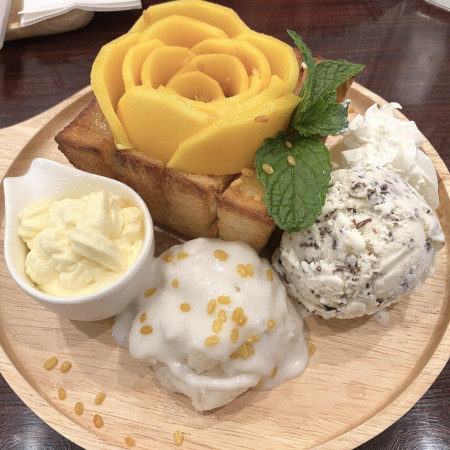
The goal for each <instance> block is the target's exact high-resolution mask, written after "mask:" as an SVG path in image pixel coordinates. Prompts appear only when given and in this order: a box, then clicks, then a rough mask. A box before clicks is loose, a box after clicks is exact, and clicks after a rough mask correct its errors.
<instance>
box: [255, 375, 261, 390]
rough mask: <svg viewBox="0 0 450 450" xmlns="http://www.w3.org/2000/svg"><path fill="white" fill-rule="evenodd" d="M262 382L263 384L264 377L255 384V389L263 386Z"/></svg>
mask: <svg viewBox="0 0 450 450" xmlns="http://www.w3.org/2000/svg"><path fill="white" fill-rule="evenodd" d="M262 384H263V379H262V378H260V379H259V381H258V384H257V385H256V386H255V389H259V388H260V387H261V386H262Z"/></svg>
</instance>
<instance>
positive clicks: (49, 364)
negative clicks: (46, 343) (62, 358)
mask: <svg viewBox="0 0 450 450" xmlns="http://www.w3.org/2000/svg"><path fill="white" fill-rule="evenodd" d="M57 364H58V358H57V357H56V356H52V357H51V358H49V359H47V361H45V363H44V369H45V370H51V369H53V368H54V367H56V365H57Z"/></svg>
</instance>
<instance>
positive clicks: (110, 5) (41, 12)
mask: <svg viewBox="0 0 450 450" xmlns="http://www.w3.org/2000/svg"><path fill="white" fill-rule="evenodd" d="M139 8H142V3H141V0H24V1H23V9H22V11H20V12H19V14H21V15H22V19H21V23H22V25H23V26H28V25H33V24H34V23H38V22H41V21H42V20H46V19H49V18H51V17H55V16H59V15H61V14H65V13H67V12H69V11H71V10H72V9H82V10H85V11H121V10H125V9H139Z"/></svg>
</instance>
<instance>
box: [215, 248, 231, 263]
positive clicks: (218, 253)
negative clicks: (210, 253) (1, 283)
mask: <svg viewBox="0 0 450 450" xmlns="http://www.w3.org/2000/svg"><path fill="white" fill-rule="evenodd" d="M214 256H215V257H216V258H217V259H218V260H219V261H226V260H227V259H228V253H226V252H224V251H223V250H215V251H214Z"/></svg>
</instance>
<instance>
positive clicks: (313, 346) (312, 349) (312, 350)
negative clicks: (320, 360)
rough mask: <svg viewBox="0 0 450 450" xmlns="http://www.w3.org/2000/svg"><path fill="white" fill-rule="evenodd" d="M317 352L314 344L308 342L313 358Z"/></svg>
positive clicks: (310, 354) (309, 351) (309, 352)
mask: <svg viewBox="0 0 450 450" xmlns="http://www.w3.org/2000/svg"><path fill="white" fill-rule="evenodd" d="M315 351H316V346H315V345H314V344H313V343H312V342H308V355H309V356H310V357H311V356H312V355H314V353H315Z"/></svg>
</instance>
